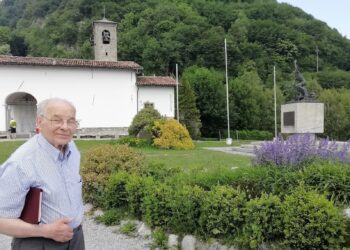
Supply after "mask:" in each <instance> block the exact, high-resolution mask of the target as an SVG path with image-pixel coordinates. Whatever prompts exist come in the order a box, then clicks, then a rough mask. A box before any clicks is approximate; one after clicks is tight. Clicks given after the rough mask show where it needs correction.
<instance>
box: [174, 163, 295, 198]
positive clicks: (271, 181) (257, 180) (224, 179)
mask: <svg viewBox="0 0 350 250" xmlns="http://www.w3.org/2000/svg"><path fill="white" fill-rule="evenodd" d="M301 179H302V177H301V175H300V173H299V172H298V171H294V170H291V169H284V168H276V167H271V166H266V167H259V168H252V167H240V168H237V169H229V168H225V167H218V168H210V169H208V170H205V171H199V170H197V169H196V170H194V171H191V172H186V173H181V174H178V175H176V176H174V177H172V178H171V181H172V182H178V183H180V182H181V183H183V184H188V185H198V186H199V187H201V188H203V189H205V190H210V189H211V188H212V187H213V186H216V185H229V186H232V187H234V188H239V189H241V190H244V191H245V192H246V194H247V195H249V197H258V196H260V195H261V194H262V193H263V192H265V193H273V194H276V195H278V196H280V197H283V196H284V195H285V194H289V193H290V192H291V190H292V189H294V188H295V187H297V186H298V185H299V182H300V180H301Z"/></svg>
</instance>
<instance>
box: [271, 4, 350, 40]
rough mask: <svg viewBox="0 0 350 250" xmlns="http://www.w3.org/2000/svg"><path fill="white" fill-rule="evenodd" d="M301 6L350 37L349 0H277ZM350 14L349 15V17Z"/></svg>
mask: <svg viewBox="0 0 350 250" xmlns="http://www.w3.org/2000/svg"><path fill="white" fill-rule="evenodd" d="M277 2H280V3H281V2H283V3H289V4H290V5H293V6H295V7H299V8H300V9H302V10H303V11H304V12H306V13H308V14H311V15H312V16H313V17H314V18H316V19H318V20H321V21H323V22H326V23H327V24H328V26H329V27H331V28H336V29H337V30H338V32H339V33H340V34H341V35H343V36H346V37H347V38H348V39H350V22H349V21H347V20H349V11H350V1H349V0H277ZM347 16H348V17H347Z"/></svg>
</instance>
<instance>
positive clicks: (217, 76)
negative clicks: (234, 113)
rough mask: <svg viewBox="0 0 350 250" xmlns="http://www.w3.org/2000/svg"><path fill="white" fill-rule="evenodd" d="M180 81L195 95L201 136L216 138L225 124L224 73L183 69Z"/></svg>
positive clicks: (197, 68)
mask: <svg viewBox="0 0 350 250" xmlns="http://www.w3.org/2000/svg"><path fill="white" fill-rule="evenodd" d="M182 81H183V82H187V83H189V84H190V86H191V87H192V89H193V90H194V92H195V94H196V106H197V108H198V109H199V112H200V118H201V121H202V128H201V133H202V135H203V136H208V137H218V136H219V130H220V129H222V128H224V127H225V124H226V123H225V120H226V113H225V107H226V105H225V100H226V98H225V89H224V85H223V82H224V73H221V72H218V71H215V70H213V69H212V70H209V69H207V68H201V67H198V66H192V67H190V68H187V69H185V71H184V73H183V76H182Z"/></svg>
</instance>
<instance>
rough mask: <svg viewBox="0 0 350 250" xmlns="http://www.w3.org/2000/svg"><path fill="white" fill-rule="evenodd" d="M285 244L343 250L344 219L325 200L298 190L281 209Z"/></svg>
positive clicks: (302, 247)
mask: <svg viewBox="0 0 350 250" xmlns="http://www.w3.org/2000/svg"><path fill="white" fill-rule="evenodd" d="M282 208H283V222H284V230H283V233H284V242H283V243H284V244H285V245H288V246H290V247H292V248H297V249H308V250H309V249H340V248H341V245H342V243H343V242H344V237H345V234H346V233H345V218H344V215H343V214H342V213H341V211H340V210H338V209H337V208H336V207H335V206H334V205H333V203H331V202H330V201H328V200H327V199H326V198H325V197H323V196H321V195H319V194H317V193H315V192H313V191H309V192H307V191H305V189H304V188H303V187H300V188H298V189H297V190H296V191H295V192H294V193H293V194H291V195H288V196H286V199H285V201H284V203H283V205H282Z"/></svg>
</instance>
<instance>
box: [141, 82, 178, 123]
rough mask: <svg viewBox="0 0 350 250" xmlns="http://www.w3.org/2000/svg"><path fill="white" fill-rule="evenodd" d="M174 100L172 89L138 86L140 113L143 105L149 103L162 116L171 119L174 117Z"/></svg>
mask: <svg viewBox="0 0 350 250" xmlns="http://www.w3.org/2000/svg"><path fill="white" fill-rule="evenodd" d="M174 98H175V96H174V87H158V86H157V87H156V86H140V87H139V98H138V109H139V111H140V110H141V109H143V108H144V103H146V102H151V103H154V108H155V109H157V110H158V111H159V113H160V114H161V115H162V116H166V117H172V118H173V117H175V110H174V107H175V105H174V103H175V99H174Z"/></svg>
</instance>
